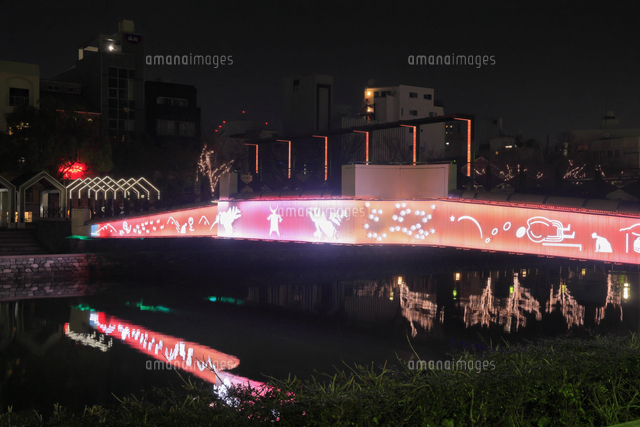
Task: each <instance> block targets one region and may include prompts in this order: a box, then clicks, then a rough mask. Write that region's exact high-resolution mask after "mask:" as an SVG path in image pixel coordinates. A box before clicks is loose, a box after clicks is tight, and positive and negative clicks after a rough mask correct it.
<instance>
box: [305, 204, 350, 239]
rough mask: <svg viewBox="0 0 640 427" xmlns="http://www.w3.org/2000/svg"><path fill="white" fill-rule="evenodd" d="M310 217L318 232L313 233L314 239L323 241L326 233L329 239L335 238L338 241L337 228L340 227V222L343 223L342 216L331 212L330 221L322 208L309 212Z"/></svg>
mask: <svg viewBox="0 0 640 427" xmlns="http://www.w3.org/2000/svg"><path fill="white" fill-rule="evenodd" d="M309 217H310V218H311V220H312V221H313V223H314V224H315V226H316V232H315V233H313V235H314V237H316V238H318V239H322V238H323V235H322V233H323V232H324V234H326V235H327V237H329V238H331V237H333V238H334V239H336V240H338V236H337V233H338V229H337V228H336V227H335V226H336V225H340V222H341V221H342V218H341V217H340V215H338V214H337V213H336V212H330V213H329V219H327V218H326V216H325V213H324V212H323V211H321V210H320V208H314V209H313V210H312V211H310V212H309ZM334 224H335V225H334Z"/></svg>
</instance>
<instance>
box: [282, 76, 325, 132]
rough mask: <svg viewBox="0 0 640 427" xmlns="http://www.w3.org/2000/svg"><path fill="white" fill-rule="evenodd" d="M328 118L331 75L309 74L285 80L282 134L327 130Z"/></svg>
mask: <svg viewBox="0 0 640 427" xmlns="http://www.w3.org/2000/svg"><path fill="white" fill-rule="evenodd" d="M332 118H333V77H332V76H325V75H321V74H310V75H306V76H297V77H289V78H287V79H285V82H284V114H283V130H284V134H285V135H301V134H311V133H314V132H320V131H324V130H328V129H331V121H332Z"/></svg>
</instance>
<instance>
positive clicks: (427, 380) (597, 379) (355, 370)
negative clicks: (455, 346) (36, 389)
mask: <svg viewBox="0 0 640 427" xmlns="http://www.w3.org/2000/svg"><path fill="white" fill-rule="evenodd" d="M451 361H453V362H454V363H455V364H457V366H456V368H461V367H462V364H458V362H462V361H464V362H465V364H466V365H467V366H468V362H473V364H472V366H473V369H468V368H466V369H454V368H453V366H455V365H453V366H452V365H451V363H449V365H448V366H449V369H445V367H446V365H444V364H443V365H442V368H443V369H437V368H436V367H437V366H438V365H436V364H434V366H433V367H434V369H430V367H429V363H417V361H412V362H409V363H408V364H401V365H400V366H399V367H393V368H391V367H380V368H374V367H368V366H355V367H346V369H344V370H338V371H337V372H336V373H335V374H333V375H322V376H321V377H319V378H315V379H313V380H312V381H300V380H298V379H295V378H289V379H287V380H276V379H271V381H270V385H271V387H270V388H268V389H264V390H261V391H260V390H255V389H253V390H252V389H248V388H233V389H231V390H229V394H228V396H227V398H226V399H222V398H220V397H218V396H214V395H212V393H211V387H210V386H205V385H204V384H194V383H191V381H185V385H184V386H183V387H182V389H154V390H151V391H149V392H146V393H144V394H142V395H141V396H139V397H134V396H132V397H128V398H123V399H121V400H120V401H119V404H118V405H117V406H115V407H111V408H106V407H100V406H94V407H91V408H86V409H85V411H84V413H76V414H72V413H68V412H67V411H65V409H63V408H60V407H56V408H54V413H53V415H52V416H51V417H50V418H49V419H44V420H43V418H42V417H41V416H40V415H39V414H37V413H31V414H13V413H11V412H8V413H5V414H3V415H1V416H0V425H12V426H13V425H25V426H31V425H50V426H76V425H114V426H115V425H118V426H121V425H131V426H133V425H156V426H161V425H189V426H197V425H224V426H233V425H251V424H255V425H264V423H272V422H273V423H277V424H279V425H295V426H299V425H300V426H302V425H308V426H325V425H326V426H329V425H330V426H352V425H357V426H382V425H385V426H412V425H423V426H444V427H458V426H541V427H546V426H609V425H613V424H617V423H623V422H627V421H632V420H636V419H640V341H639V340H638V338H637V337H636V336H631V337H626V338H621V337H614V336H604V337H594V338H592V339H576V338H570V337H568V338H552V339H543V340H540V341H539V342H538V343H536V344H529V345H518V346H507V347H504V348H495V349H493V350H490V351H489V352H487V353H485V354H483V355H482V356H481V357H477V356H474V355H471V354H469V353H463V354H460V355H457V356H456V357H455V358H452V359H450V361H449V362H451ZM478 362H480V364H478ZM483 362H486V363H484V365H483ZM479 366H482V367H481V368H479V369H478V367H479ZM410 367H413V368H416V367H420V368H422V369H410ZM493 367H495V369H492V368H493Z"/></svg>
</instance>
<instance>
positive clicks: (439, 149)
mask: <svg viewBox="0 0 640 427" xmlns="http://www.w3.org/2000/svg"><path fill="white" fill-rule="evenodd" d="M360 114H361V115H362V116H364V117H366V118H367V120H369V121H371V122H373V123H388V122H397V121H400V120H415V119H423V118H427V117H437V116H442V115H444V106H443V105H442V103H441V102H440V101H437V100H436V99H435V94H434V90H433V89H431V88H425V87H418V86H407V85H398V86H376V87H374V86H373V85H371V84H370V85H369V87H366V88H365V90H364V102H363V105H362V110H361V112H360ZM412 133H413V128H410V127H407V128H405V129H402V137H403V139H404V141H405V142H404V144H409V145H411V144H413V135H412ZM444 156H445V124H444V123H437V124H431V125H423V126H420V159H418V161H422V162H424V161H427V160H434V159H439V158H443V157H444Z"/></svg>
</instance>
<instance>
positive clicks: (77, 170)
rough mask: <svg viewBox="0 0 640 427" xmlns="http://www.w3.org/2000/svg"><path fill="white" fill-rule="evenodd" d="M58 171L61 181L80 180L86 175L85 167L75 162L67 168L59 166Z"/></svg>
mask: <svg viewBox="0 0 640 427" xmlns="http://www.w3.org/2000/svg"><path fill="white" fill-rule="evenodd" d="M58 171H59V172H62V179H82V178H84V177H85V176H86V175H87V173H86V172H87V165H85V164H84V163H80V162H76V163H74V164H72V165H71V166H68V167H65V166H60V169H58Z"/></svg>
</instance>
